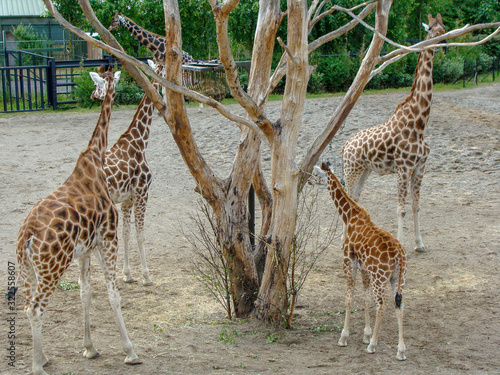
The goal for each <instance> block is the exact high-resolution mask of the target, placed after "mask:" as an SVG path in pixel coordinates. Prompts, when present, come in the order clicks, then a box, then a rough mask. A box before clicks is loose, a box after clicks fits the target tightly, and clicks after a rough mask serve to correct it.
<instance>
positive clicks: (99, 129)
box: [87, 74, 115, 155]
mask: <svg viewBox="0 0 500 375" xmlns="http://www.w3.org/2000/svg"><path fill="white" fill-rule="evenodd" d="M106 79H109V80H110V82H109V83H108V90H107V91H106V96H105V97H104V100H103V101H102V105H101V113H100V115H99V119H98V120H97V125H96V127H95V130H94V134H92V138H90V141H89V145H88V147H87V150H90V149H92V150H94V151H95V152H97V153H98V154H99V155H104V153H105V152H106V149H107V148H108V127H109V118H110V117H111V109H112V107H113V100H114V98H115V87H114V78H113V75H112V74H111V77H108V78H106Z"/></svg>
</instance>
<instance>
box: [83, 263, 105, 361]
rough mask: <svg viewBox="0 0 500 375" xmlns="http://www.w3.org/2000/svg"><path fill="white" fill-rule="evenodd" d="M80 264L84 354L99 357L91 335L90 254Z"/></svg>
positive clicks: (87, 356) (89, 356) (88, 356)
mask: <svg viewBox="0 0 500 375" xmlns="http://www.w3.org/2000/svg"><path fill="white" fill-rule="evenodd" d="M79 265H80V282H79V284H80V298H81V300H82V305H83V322H84V323H83V324H84V336H83V347H84V348H85V349H84V350H83V356H84V357H85V358H89V359H90V358H96V357H99V355H100V354H99V352H98V351H97V350H96V348H95V347H94V344H93V343H92V338H91V336H90V300H91V297H92V291H91V288H90V254H88V255H84V256H82V257H81V258H80V260H79Z"/></svg>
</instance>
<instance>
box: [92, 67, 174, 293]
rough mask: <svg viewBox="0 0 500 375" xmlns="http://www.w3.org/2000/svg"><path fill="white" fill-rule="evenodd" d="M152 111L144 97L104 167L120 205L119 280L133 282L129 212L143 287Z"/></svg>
mask: <svg viewBox="0 0 500 375" xmlns="http://www.w3.org/2000/svg"><path fill="white" fill-rule="evenodd" d="M148 63H149V65H150V66H151V68H153V69H155V70H156V72H157V73H158V74H159V75H161V76H163V75H164V74H165V65H164V64H158V65H157V64H155V63H154V62H153V61H152V60H148ZM153 86H154V87H155V89H156V90H158V91H159V90H160V84H159V83H158V82H156V81H154V82H153ZM96 91H97V90H96ZM101 92H102V91H101ZM93 94H94V96H95V97H96V99H99V100H102V99H103V96H99V94H98V93H96V92H94V93H93ZM153 111H154V105H153V102H152V101H151V100H149V98H148V96H147V95H144V97H143V98H142V101H141V103H140V104H139V107H137V110H136V112H135V115H134V118H133V119H132V122H131V124H130V126H129V127H128V129H127V130H126V131H125V132H124V133H123V134H122V135H121V136H120V138H118V140H117V141H116V143H115V144H114V145H113V147H111V148H110V149H109V150H108V151H107V152H106V154H105V165H104V172H106V181H107V183H108V189H109V193H110V196H111V199H112V200H113V202H114V203H115V204H120V203H121V204H122V206H121V210H122V215H123V244H124V264H123V280H124V281H125V282H127V283H131V282H134V281H135V280H134V278H133V277H132V274H131V272H130V266H129V241H130V222H131V214H132V209H133V211H134V216H135V230H136V234H137V244H138V247H139V255H140V258H141V265H142V275H143V277H144V282H143V284H144V285H153V282H152V281H151V278H150V276H149V270H148V266H147V262H146V253H145V251H144V216H145V213H146V205H147V202H148V191H149V188H150V186H151V181H152V173H151V170H150V168H149V165H148V162H147V161H146V149H147V147H148V140H149V132H150V127H151V121H152V116H153Z"/></svg>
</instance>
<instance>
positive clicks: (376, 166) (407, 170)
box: [342, 14, 445, 252]
mask: <svg viewBox="0 0 500 375" xmlns="http://www.w3.org/2000/svg"><path fill="white" fill-rule="evenodd" d="M423 25H424V27H425V29H426V31H427V32H428V35H427V39H430V38H434V37H436V36H439V35H442V34H444V33H445V26H444V25H443V20H442V19H441V15H440V14H438V15H437V16H436V18H432V16H431V15H430V14H429V25H428V26H427V25H425V24H423ZM433 57H434V51H433V50H432V49H427V50H425V51H422V52H420V54H419V57H418V62H417V68H416V71H415V79H414V81H413V86H412V88H411V91H410V94H409V95H408V97H407V98H406V99H405V100H404V101H403V102H402V103H400V104H399V105H398V106H397V108H396V111H395V112H394V114H393V115H392V116H391V118H390V119H389V120H388V121H387V122H386V123H385V124H382V125H379V126H375V127H372V128H369V129H364V130H361V131H359V132H358V133H357V134H355V135H354V136H353V137H352V138H351V139H349V140H348V141H347V142H346V143H345V144H344V147H343V150H342V157H343V159H344V179H345V187H346V190H347V192H348V193H349V194H350V195H351V196H352V198H353V199H354V200H356V201H357V200H359V196H360V194H361V190H362V189H363V185H364V183H365V181H366V179H367V178H368V176H369V175H370V173H371V172H372V171H375V172H377V173H379V174H382V175H383V174H388V173H397V181H398V210H397V214H398V232H397V238H398V240H399V241H400V242H403V218H404V216H405V214H406V208H405V205H406V196H407V193H408V185H409V184H411V194H412V211H413V221H414V231H415V243H416V248H415V250H416V251H420V252H424V251H425V246H424V244H423V243H422V236H421V234H420V215H419V212H420V203H419V201H420V185H421V182H422V178H423V175H424V169H425V162H426V160H427V155H428V154H429V146H428V145H427V143H426V142H425V140H424V129H425V125H426V124H427V120H428V119H429V113H430V110H431V103H432V62H433Z"/></svg>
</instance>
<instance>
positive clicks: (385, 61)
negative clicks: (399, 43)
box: [370, 22, 500, 79]
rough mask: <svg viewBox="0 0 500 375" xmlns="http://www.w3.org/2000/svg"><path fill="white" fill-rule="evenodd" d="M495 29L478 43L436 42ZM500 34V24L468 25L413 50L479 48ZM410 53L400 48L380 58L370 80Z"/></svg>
mask: <svg viewBox="0 0 500 375" xmlns="http://www.w3.org/2000/svg"><path fill="white" fill-rule="evenodd" d="M494 27H496V28H497V29H496V30H495V31H494V32H492V33H491V34H489V35H488V36H486V37H485V38H483V39H481V40H479V41H476V42H466V43H436V42H440V41H443V40H448V39H454V38H458V37H460V36H462V35H464V34H467V33H469V32H471V31H475V30H482V29H492V28H494ZM498 33H500V22H494V23H483V24H477V25H473V26H469V25H466V26H464V27H462V28H460V29H456V30H452V31H449V32H447V33H446V34H443V35H441V36H439V37H436V38H432V39H428V40H423V41H421V42H419V43H416V44H414V45H413V46H412V48H413V49H418V51H424V50H426V49H431V48H442V47H473V46H478V45H481V44H484V43H486V42H487V41H489V40H490V39H492V38H493V37H494V36H495V35H497V34H498ZM410 52H411V51H408V50H406V49H401V48H399V49H397V50H394V51H392V52H390V53H388V54H387V55H385V56H379V58H378V59H377V64H380V63H382V65H381V66H379V67H378V68H377V69H375V70H373V71H372V73H371V74H370V79H371V78H372V77H373V76H375V75H377V74H379V73H380V72H382V71H383V70H384V69H385V68H386V67H387V66H389V65H390V64H392V63H394V62H396V61H398V60H399V59H401V58H402V57H404V56H406V55H407V54H408V53H410Z"/></svg>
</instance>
